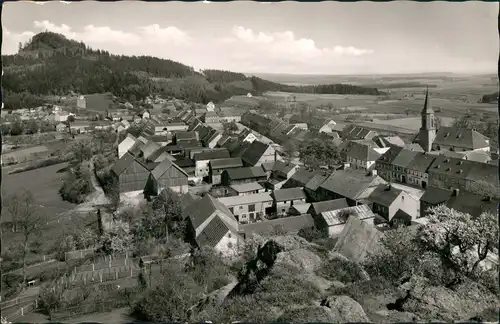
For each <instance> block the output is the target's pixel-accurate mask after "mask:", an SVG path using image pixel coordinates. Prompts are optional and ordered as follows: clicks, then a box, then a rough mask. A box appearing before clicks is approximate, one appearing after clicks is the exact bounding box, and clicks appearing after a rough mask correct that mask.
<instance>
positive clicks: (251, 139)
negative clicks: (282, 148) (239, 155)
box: [243, 133, 257, 143]
mask: <svg viewBox="0 0 500 324" xmlns="http://www.w3.org/2000/svg"><path fill="white" fill-rule="evenodd" d="M255 140H257V136H255V135H254V134H253V133H250V134H248V135H247V137H245V138H244V139H243V142H248V143H253V142H254V141H255Z"/></svg>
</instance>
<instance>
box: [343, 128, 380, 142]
mask: <svg viewBox="0 0 500 324" xmlns="http://www.w3.org/2000/svg"><path fill="white" fill-rule="evenodd" d="M341 134H342V138H344V139H346V140H371V139H372V138H374V137H375V136H377V135H378V134H377V133H376V132H374V131H372V130H369V129H367V128H363V127H359V126H356V125H347V126H346V127H344V128H343V129H342V132H341Z"/></svg>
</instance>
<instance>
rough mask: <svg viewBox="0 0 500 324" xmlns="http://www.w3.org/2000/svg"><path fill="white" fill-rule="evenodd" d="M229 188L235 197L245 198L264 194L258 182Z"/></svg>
mask: <svg viewBox="0 0 500 324" xmlns="http://www.w3.org/2000/svg"><path fill="white" fill-rule="evenodd" d="M229 187H230V188H231V190H232V191H233V192H234V194H235V195H236V196H246V195H252V194H258V193H263V192H265V189H264V187H262V186H261V185H260V184H259V183H258V182H250V183H243V184H235V185H232V186H229Z"/></svg>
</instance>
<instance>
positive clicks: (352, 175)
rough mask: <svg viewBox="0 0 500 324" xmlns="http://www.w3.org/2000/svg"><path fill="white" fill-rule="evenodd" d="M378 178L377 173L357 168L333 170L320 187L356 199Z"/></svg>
mask: <svg viewBox="0 0 500 324" xmlns="http://www.w3.org/2000/svg"><path fill="white" fill-rule="evenodd" d="M377 178H379V177H378V176H377V175H367V174H366V173H365V172H357V171H356V170H350V169H346V170H339V171H335V172H333V173H332V174H331V175H330V177H328V179H326V181H325V182H323V184H322V185H321V186H320V187H321V188H324V189H326V190H328V191H331V192H334V193H336V194H338V195H341V196H343V197H346V198H349V199H353V200H356V199H358V198H359V196H360V195H361V194H362V193H363V192H364V191H365V190H366V189H368V188H369V187H370V186H371V185H372V183H373V182H374V181H375V179H377Z"/></svg>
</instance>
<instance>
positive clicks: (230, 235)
mask: <svg viewBox="0 0 500 324" xmlns="http://www.w3.org/2000/svg"><path fill="white" fill-rule="evenodd" d="M185 213H186V214H187V215H189V218H188V219H189V220H188V233H189V234H188V236H190V237H191V240H192V244H194V245H195V246H198V247H202V246H209V247H211V248H213V249H215V250H216V251H218V252H220V253H221V254H222V255H224V256H231V255H233V254H234V253H235V252H236V251H237V248H238V245H239V243H240V240H241V237H240V236H239V234H238V221H237V220H236V218H234V216H233V215H232V214H231V212H230V211H229V209H228V208H227V207H226V206H224V204H222V203H221V202H220V201H218V200H217V199H215V198H213V197H212V196H210V195H206V196H205V197H203V198H202V199H199V200H196V201H195V202H194V203H193V204H192V205H191V206H190V207H189V208H187V209H186V211H185Z"/></svg>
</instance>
